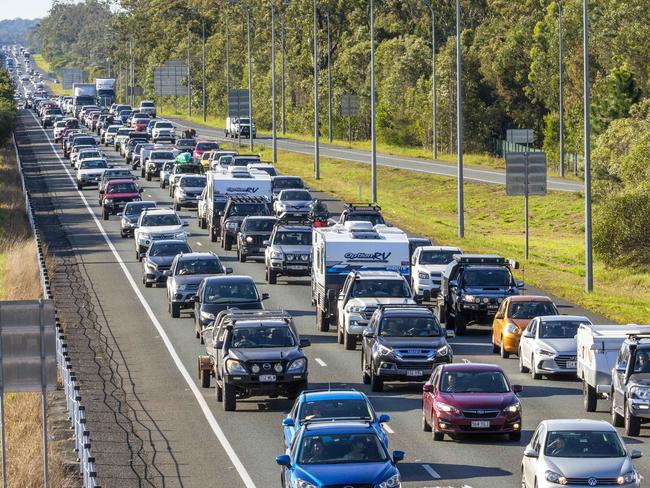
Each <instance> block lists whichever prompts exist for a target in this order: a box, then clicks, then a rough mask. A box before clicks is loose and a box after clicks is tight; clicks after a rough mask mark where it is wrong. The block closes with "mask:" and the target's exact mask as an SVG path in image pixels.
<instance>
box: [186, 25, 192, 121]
mask: <svg viewBox="0 0 650 488" xmlns="http://www.w3.org/2000/svg"><path fill="white" fill-rule="evenodd" d="M191 75H192V71H191V67H190V24H189V22H188V23H187V115H189V116H190V117H191V116H192V86H191V85H190V79H191Z"/></svg>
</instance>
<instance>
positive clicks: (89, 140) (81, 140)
mask: <svg viewBox="0 0 650 488" xmlns="http://www.w3.org/2000/svg"><path fill="white" fill-rule="evenodd" d="M74 145H75V146H96V145H97V143H96V142H95V139H94V138H93V137H77V138H76V139H75V140H74Z"/></svg>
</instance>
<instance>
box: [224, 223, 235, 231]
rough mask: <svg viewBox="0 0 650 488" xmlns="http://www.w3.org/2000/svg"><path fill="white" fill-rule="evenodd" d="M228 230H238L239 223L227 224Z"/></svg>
mask: <svg viewBox="0 0 650 488" xmlns="http://www.w3.org/2000/svg"><path fill="white" fill-rule="evenodd" d="M226 229H228V230H229V231H231V232H233V231H236V230H237V222H226Z"/></svg>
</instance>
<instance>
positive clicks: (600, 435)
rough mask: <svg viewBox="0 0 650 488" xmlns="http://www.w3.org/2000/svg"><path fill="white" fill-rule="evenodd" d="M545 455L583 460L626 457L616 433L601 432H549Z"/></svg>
mask: <svg viewBox="0 0 650 488" xmlns="http://www.w3.org/2000/svg"><path fill="white" fill-rule="evenodd" d="M544 454H545V455H546V456H549V457H562V458H581V459H584V458H614V457H624V456H626V453H625V449H624V448H623V446H622V445H621V441H620V439H619V437H618V435H617V434H616V432H600V431H575V432H573V431H549V433H548V434H547V435H546V445H545V447H544Z"/></svg>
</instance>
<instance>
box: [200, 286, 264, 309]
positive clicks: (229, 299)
mask: <svg viewBox="0 0 650 488" xmlns="http://www.w3.org/2000/svg"><path fill="white" fill-rule="evenodd" d="M204 297H205V300H204V302H205V303H209V304H226V303H251V302H259V300H260V296H259V294H258V293H257V288H256V287H255V283H253V282H252V281H228V280H226V281H222V282H218V283H210V282H208V283H207V284H206V286H205V294H204Z"/></svg>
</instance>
